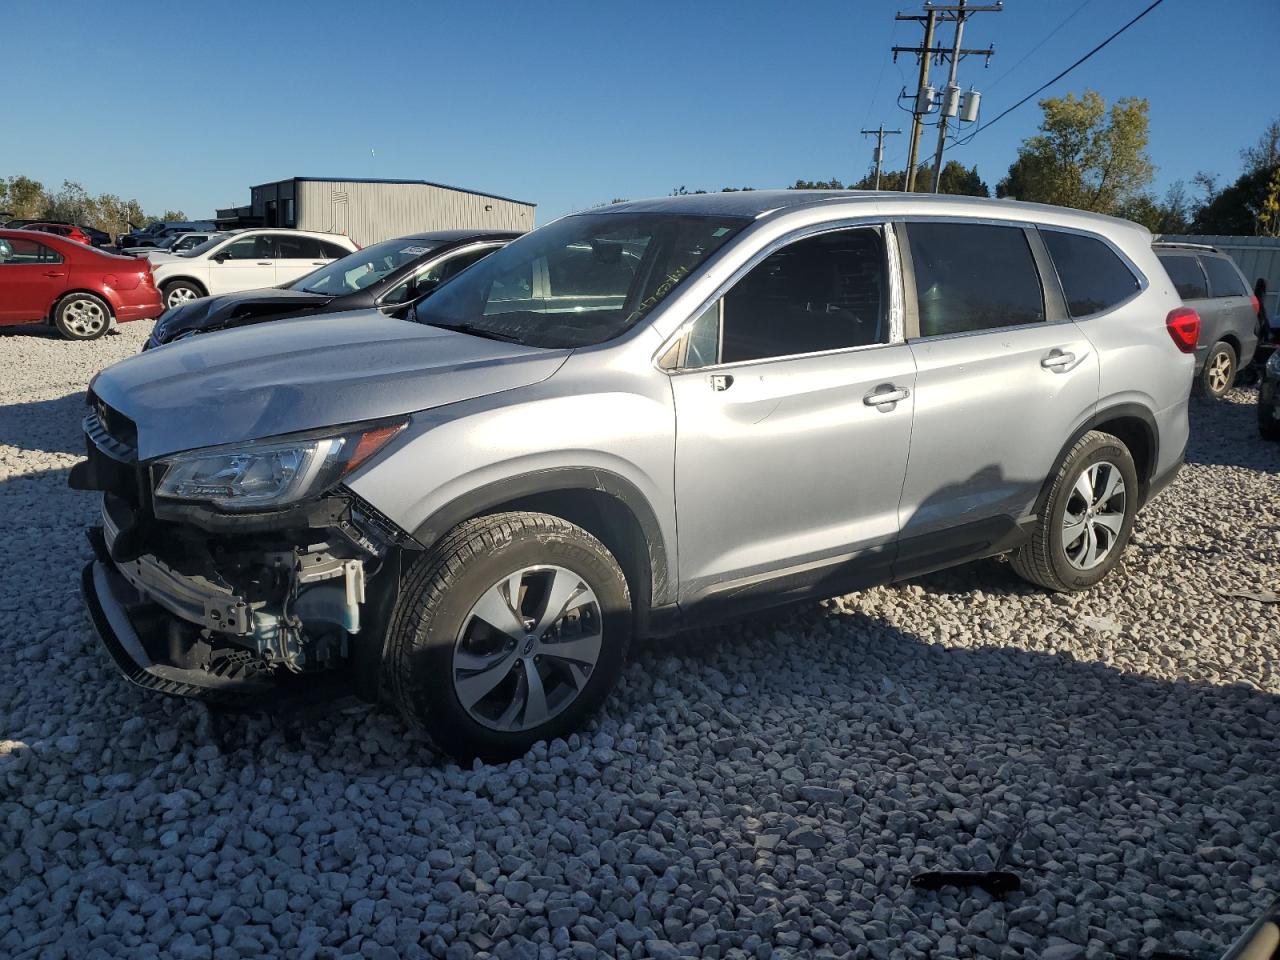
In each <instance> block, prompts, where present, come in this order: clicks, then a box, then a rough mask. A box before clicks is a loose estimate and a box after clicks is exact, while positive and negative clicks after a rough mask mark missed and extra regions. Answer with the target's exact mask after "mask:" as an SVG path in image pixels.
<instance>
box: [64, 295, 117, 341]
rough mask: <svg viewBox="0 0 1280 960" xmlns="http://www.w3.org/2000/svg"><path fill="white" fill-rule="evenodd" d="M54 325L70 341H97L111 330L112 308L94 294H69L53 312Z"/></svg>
mask: <svg viewBox="0 0 1280 960" xmlns="http://www.w3.org/2000/svg"><path fill="white" fill-rule="evenodd" d="M53 325H54V326H55V327H57V328H58V332H59V333H60V334H62V336H64V337H65V338H66V339H68V340H97V339H98V338H99V337H100V336H102V335H103V334H104V333H106V332H107V330H109V329H110V328H111V308H110V307H109V306H107V302H106V301H105V300H103V299H102V298H101V297H97V296H94V295H93V294H92V293H69V294H67V295H66V296H65V297H63V298H62V301H61V302H60V303H59V304H58V309H57V310H55V311H54V312H53Z"/></svg>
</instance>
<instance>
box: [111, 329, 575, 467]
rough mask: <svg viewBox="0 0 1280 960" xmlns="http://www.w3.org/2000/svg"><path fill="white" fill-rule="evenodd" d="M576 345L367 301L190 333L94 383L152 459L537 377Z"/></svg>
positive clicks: (406, 409)
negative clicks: (437, 321)
mask: <svg viewBox="0 0 1280 960" xmlns="http://www.w3.org/2000/svg"><path fill="white" fill-rule="evenodd" d="M570 352H571V351H569V350H547V349H543V348H539V347H525V346H521V345H520V344H514V343H502V342H500V341H497V340H485V339H483V338H481V337H473V336H470V335H468V334H464V333H455V332H453V331H450V330H440V329H438V328H436V327H428V326H424V325H422V324H418V323H412V322H409V321H407V320H395V319H392V318H391V317H387V316H385V315H383V314H382V313H380V312H379V311H377V310H360V311H352V312H350V313H334V314H326V315H322V316H313V317H303V318H299V319H296V320H283V321H279V322H277V323H269V324H264V325H262V326H255V327H246V328H245V329H243V330H227V331H224V332H222V333H219V334H217V335H216V336H209V337H192V338H191V339H189V340H184V341H182V342H181V343H175V344H172V345H170V346H168V347H165V348H164V349H163V350H148V351H147V352H145V353H140V354H138V355H136V356H133V357H130V358H129V359H127V360H124V361H122V362H120V363H117V364H115V365H114V366H111V367H108V368H107V369H106V370H103V371H102V372H101V373H99V374H98V375H97V376H96V377H95V378H94V379H93V382H92V383H91V384H90V385H89V387H90V389H91V390H92V391H93V392H94V393H95V394H96V395H97V396H98V397H100V398H101V399H102V400H104V401H105V402H106V403H107V404H109V405H110V406H111V407H113V408H114V409H116V410H118V411H119V412H121V413H123V414H124V415H125V416H127V417H129V418H130V419H131V420H133V422H134V423H135V424H136V425H137V428H138V456H139V457H140V458H141V459H143V460H150V459H152V458H153V457H159V456H164V455H165V454H170V453H176V452H178V451H180V450H191V449H194V448H197V447H209V446H215V445H217V444H222V443H235V442H240V441H244V440H257V439H262V438H265V437H273V436H277V435H279V434H286V433H296V432H298V431H302V430H314V429H318V428H321V427H330V426H339V425H341V424H346V423H354V422H357V421H361V420H373V419H378V418H380V417H391V416H396V415H399V414H408V413H414V412H417V411H419V410H426V409H429V408H431V407H439V406H443V405H445V404H450V403H457V402H459V401H462V400H470V399H473V398H475V397H482V396H486V395H488V394H491V393H498V392H500V391H503V390H512V389H515V388H517V387H523V386H529V385H531V384H534V383H537V382H539V381H541V380H545V379H546V378H547V377H549V376H551V374H553V373H555V371H556V370H557V369H558V368H559V367H560V365H561V364H563V363H564V360H565V358H566V357H567V356H568V355H569V354H570Z"/></svg>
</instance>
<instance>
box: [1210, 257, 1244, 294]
mask: <svg viewBox="0 0 1280 960" xmlns="http://www.w3.org/2000/svg"><path fill="white" fill-rule="evenodd" d="M1200 263H1201V264H1203V265H1204V272H1205V273H1207V274H1208V275H1209V290H1210V292H1211V294H1212V295H1213V296H1215V297H1247V296H1249V291H1248V290H1246V289H1245V286H1244V281H1243V280H1241V279H1240V274H1239V273H1237V272H1236V268H1235V267H1233V266H1232V265H1231V264H1230V263H1228V262H1227V260H1226V259H1224V258H1223V257H1201V258H1200Z"/></svg>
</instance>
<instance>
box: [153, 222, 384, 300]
mask: <svg viewBox="0 0 1280 960" xmlns="http://www.w3.org/2000/svg"><path fill="white" fill-rule="evenodd" d="M358 249H359V247H358V246H357V245H356V244H355V243H354V242H353V241H352V240H351V238H350V237H344V236H341V235H339V234H335V233H313V232H311V231H309V230H286V229H282V228H271V227H264V228H254V229H249V230H237V231H234V232H232V233H229V234H225V235H222V236H218V237H213V238H211V239H210V240H208V241H206V242H205V243H203V244H201V245H200V246H198V247H195V248H193V249H191V250H188V251H186V252H185V253H180V254H178V255H176V256H174V257H172V258H166V259H164V260H156V261H155V262H154V263H153V264H152V270H151V273H152V276H154V277H155V281H156V286H157V287H159V288H160V293H161V295H162V296H163V297H164V305H165V306H166V307H176V306H180V305H181V304H184V303H189V302H190V301H192V300H198V299H199V298H200V297H207V296H210V295H212V294H219V293H236V292H238V291H240V290H256V289H258V288H260V287H275V286H279V285H280V284H282V283H288V282H290V281H292V280H296V279H298V278H299V277H301V276H302V275H303V274H306V273H310V272H311V271H312V270H314V269H315V268H316V267H322V266H324V265H325V264H326V263H328V262H329V261H330V260H337V259H338V258H339V257H345V256H346V255H347V254H349V253H353V252H355V251H356V250H358Z"/></svg>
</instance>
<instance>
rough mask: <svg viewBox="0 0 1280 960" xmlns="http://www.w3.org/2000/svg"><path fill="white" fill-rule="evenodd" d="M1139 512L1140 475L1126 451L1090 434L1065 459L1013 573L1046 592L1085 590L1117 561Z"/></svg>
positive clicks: (1112, 441) (1103, 435) (1100, 435)
mask: <svg viewBox="0 0 1280 960" xmlns="http://www.w3.org/2000/svg"><path fill="white" fill-rule="evenodd" d="M1137 513H1138V471H1137V469H1136V468H1135V467H1134V464H1133V457H1132V456H1131V455H1130V453H1129V449H1128V448H1127V447H1126V446H1125V445H1124V444H1123V443H1122V442H1121V441H1120V440H1119V438H1117V437H1114V436H1112V435H1111V434H1109V433H1102V432H1101V431H1098V430H1092V431H1090V432H1089V433H1086V434H1085V435H1084V436H1083V437H1081V438H1080V440H1079V441H1077V443H1076V444H1075V446H1073V447H1072V448H1071V450H1070V452H1069V453H1068V454H1067V455H1066V457H1065V458H1064V459H1063V461H1062V464H1061V465H1060V466H1059V468H1058V472H1057V474H1056V475H1055V476H1054V478H1053V482H1052V485H1051V486H1050V488H1049V496H1048V498H1047V500H1046V501H1045V503H1044V508H1043V509H1042V510H1041V512H1040V518H1039V520H1037V522H1036V528H1035V532H1034V533H1033V534H1032V537H1031V542H1030V543H1028V544H1027V545H1026V546H1023V547H1020V548H1019V549H1018V550H1017V551H1015V552H1014V553H1013V555H1012V557H1011V558H1010V559H1011V562H1012V566H1013V569H1014V571H1015V572H1016V573H1017V574H1018V575H1019V576H1021V577H1022V578H1023V579H1025V580H1030V581H1031V582H1032V583H1035V584H1038V585H1039V586H1042V587H1047V588H1048V589H1050V590H1057V591H1062V592H1066V591H1071V590H1086V589H1088V588H1089V587H1092V586H1093V585H1094V584H1095V583H1097V582H1098V581H1100V580H1102V578H1103V577H1105V576H1106V575H1107V574H1108V573H1110V572H1111V571H1112V570H1113V569H1115V567H1116V565H1117V564H1118V563H1119V562H1120V555H1121V553H1123V551H1124V548H1125V544H1127V543H1128V542H1129V534H1130V533H1131V532H1132V531H1133V521H1134V518H1135V517H1136V516H1137Z"/></svg>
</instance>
